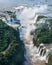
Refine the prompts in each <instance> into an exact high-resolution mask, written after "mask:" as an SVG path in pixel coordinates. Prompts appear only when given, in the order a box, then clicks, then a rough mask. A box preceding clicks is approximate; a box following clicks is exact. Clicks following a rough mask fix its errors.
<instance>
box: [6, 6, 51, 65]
mask: <svg viewBox="0 0 52 65" xmlns="http://www.w3.org/2000/svg"><path fill="white" fill-rule="evenodd" d="M14 8H15V11H16V17H17V19H18V20H20V24H21V25H20V26H19V33H20V39H21V40H22V41H23V43H24V45H25V49H26V52H25V54H24V56H25V59H26V61H25V62H24V65H35V62H36V60H37V59H38V60H44V61H45V62H48V60H47V55H48V51H47V50H46V52H47V53H46V55H45V56H43V54H44V51H43V53H42V56H40V52H41V50H42V49H41V50H40V51H39V53H38V48H37V47H36V46H34V44H33V35H31V34H30V33H31V31H34V30H35V29H36V26H35V25H34V24H35V23H36V22H37V18H38V16H41V15H44V16H47V17H52V9H51V7H49V6H48V5H38V6H33V7H31V6H30V7H29V6H18V7H14ZM8 19H9V23H7V24H8V25H9V26H11V27H13V28H15V27H18V24H15V25H14V24H12V23H11V21H10V17H9V18H8ZM8 19H7V20H8ZM6 22H7V21H6ZM13 22H14V21H13ZM41 22H44V20H41V21H39V23H41ZM43 49H44V48H43Z"/></svg>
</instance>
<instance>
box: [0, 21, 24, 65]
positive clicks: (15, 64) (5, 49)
mask: <svg viewBox="0 0 52 65" xmlns="http://www.w3.org/2000/svg"><path fill="white" fill-rule="evenodd" d="M23 60H24V45H23V43H22V41H21V40H20V38H19V31H18V30H17V31H16V30H14V29H13V28H11V27H9V26H8V25H7V24H5V23H4V22H3V21H2V20H0V65H20V64H21V65H22V63H23Z"/></svg>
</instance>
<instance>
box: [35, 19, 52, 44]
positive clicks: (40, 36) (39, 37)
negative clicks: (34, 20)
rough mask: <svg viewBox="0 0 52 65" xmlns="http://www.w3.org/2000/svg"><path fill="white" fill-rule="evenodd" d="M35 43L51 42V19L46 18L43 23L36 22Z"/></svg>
mask: <svg viewBox="0 0 52 65" xmlns="http://www.w3.org/2000/svg"><path fill="white" fill-rule="evenodd" d="M35 37H36V41H37V43H52V19H51V18H46V19H45V23H38V24H37V29H36V30H35Z"/></svg>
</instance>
